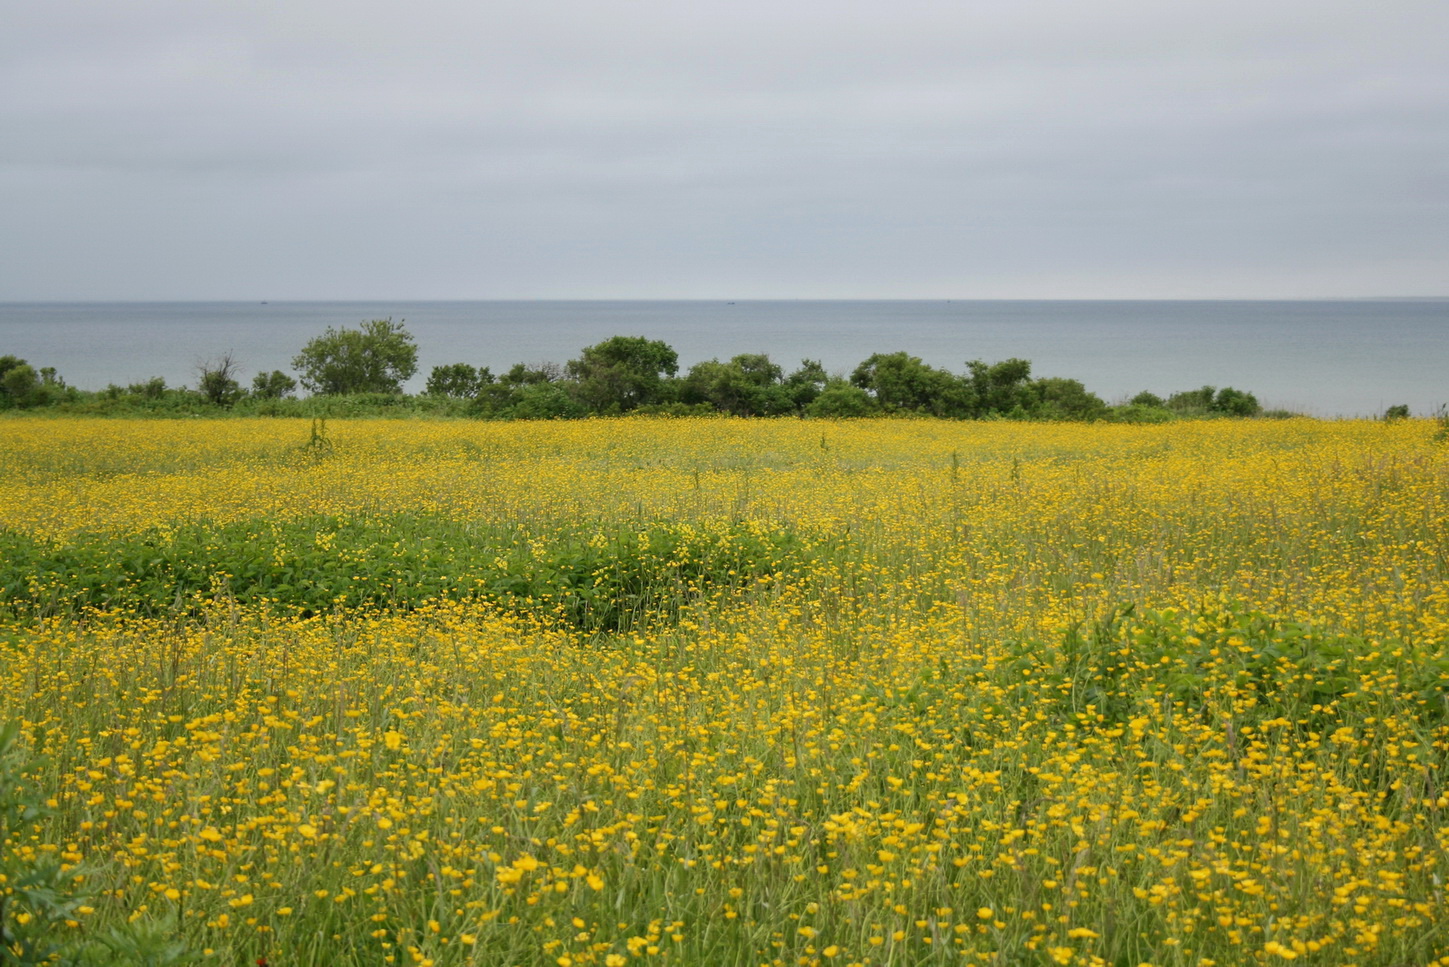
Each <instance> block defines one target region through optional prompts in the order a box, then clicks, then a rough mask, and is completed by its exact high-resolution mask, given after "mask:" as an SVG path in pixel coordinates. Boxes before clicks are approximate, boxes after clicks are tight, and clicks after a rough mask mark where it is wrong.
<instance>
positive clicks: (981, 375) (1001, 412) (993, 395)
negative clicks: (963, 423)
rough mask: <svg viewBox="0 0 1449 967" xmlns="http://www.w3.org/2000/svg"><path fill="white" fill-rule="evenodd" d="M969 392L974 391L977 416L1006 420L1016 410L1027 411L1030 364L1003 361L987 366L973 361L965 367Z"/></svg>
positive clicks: (1030, 402)
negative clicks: (969, 385)
mask: <svg viewBox="0 0 1449 967" xmlns="http://www.w3.org/2000/svg"><path fill="white" fill-rule="evenodd" d="M966 368H967V370H968V371H969V373H970V375H969V377H968V378H969V379H970V382H971V388H972V389H973V390H974V391H975V394H976V400H975V406H976V415H977V416H1006V415H1007V414H1008V413H1014V412H1016V411H1017V410H1018V409H1021V410H1027V409H1030V408H1031V405H1032V403H1033V402H1035V401H1034V399H1033V398H1032V392H1031V386H1030V380H1031V363H1030V362H1029V361H1027V360H1025V359H1017V358H1015V357H1012V358H1011V359H1006V360H1003V361H1001V362H999V363H991V364H989V365H988V364H987V363H984V362H982V361H981V360H979V359H973V360H971V362H969V363H967V364H966Z"/></svg>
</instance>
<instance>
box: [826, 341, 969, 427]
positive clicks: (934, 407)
mask: <svg viewBox="0 0 1449 967" xmlns="http://www.w3.org/2000/svg"><path fill="white" fill-rule="evenodd" d="M850 381H851V383H853V384H855V385H856V386H858V387H860V388H861V389H863V390H866V391H867V392H869V393H870V394H871V395H872V396H874V397H875V401H876V403H877V404H879V406H880V407H881V409H883V410H885V411H886V412H892V411H906V412H915V413H932V414H935V415H936V416H955V417H965V416H970V415H971V410H972V398H971V392H970V386H969V385H968V384H967V383H966V382H964V381H963V380H961V379H960V378H959V377H957V376H955V375H953V374H952V373H950V372H947V371H946V370H944V369H937V368H936V367H934V366H928V365H926V364H925V363H924V362H922V361H921V359H920V358H919V357H917V356H911V355H909V354H907V353H903V352H898V353H874V354H873V355H871V356H870V358H868V359H866V360H865V361H864V362H863V363H861V364H860V365H859V366H857V367H855V372H853V373H851V374H850Z"/></svg>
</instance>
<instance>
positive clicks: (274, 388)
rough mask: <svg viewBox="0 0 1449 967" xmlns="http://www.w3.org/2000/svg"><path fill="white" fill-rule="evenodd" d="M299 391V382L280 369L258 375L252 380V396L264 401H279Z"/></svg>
mask: <svg viewBox="0 0 1449 967" xmlns="http://www.w3.org/2000/svg"><path fill="white" fill-rule="evenodd" d="M296 391H297V381H296V380H295V379H293V378H292V377H290V376H288V375H287V374H286V373H284V372H282V371H281V370H280V369H274V370H272V371H271V372H270V373H257V375H256V378H255V379H253V380H252V395H253V396H255V397H258V398H259V399H264V400H279V399H282V398H283V397H287V396H291V395H292V394H293V393H295V392H296Z"/></svg>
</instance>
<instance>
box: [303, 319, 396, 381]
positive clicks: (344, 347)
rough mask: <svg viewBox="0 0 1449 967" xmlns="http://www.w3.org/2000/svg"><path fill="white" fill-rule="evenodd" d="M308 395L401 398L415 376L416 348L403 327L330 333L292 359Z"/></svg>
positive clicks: (381, 322)
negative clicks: (365, 394)
mask: <svg viewBox="0 0 1449 967" xmlns="http://www.w3.org/2000/svg"><path fill="white" fill-rule="evenodd" d="M292 366H293V367H295V368H296V370H297V372H298V373H299V374H300V375H301V377H302V385H303V386H304V387H306V388H307V390H308V391H309V392H312V393H317V394H319V395H324V396H337V395H342V394H347V393H401V392H402V384H403V383H405V382H407V381H408V380H409V379H411V378H412V376H413V374H414V373H416V372H417V371H418V348H417V345H416V344H415V343H414V342H413V337H412V334H411V333H409V332H408V331H407V330H406V329H405V328H403V324H402V323H395V322H393V321H392V320H391V319H374V320H372V321H371V322H366V323H363V324H362V326H361V327H360V328H358V329H333V328H332V327H331V326H329V327H328V328H327V331H326V332H325V333H323V334H322V335H320V336H318V337H317V338H316V339H313V340H312V341H311V342H309V343H307V345H306V346H303V347H302V351H301V352H300V353H298V354H297V357H296V358H295V359H293V360H292Z"/></svg>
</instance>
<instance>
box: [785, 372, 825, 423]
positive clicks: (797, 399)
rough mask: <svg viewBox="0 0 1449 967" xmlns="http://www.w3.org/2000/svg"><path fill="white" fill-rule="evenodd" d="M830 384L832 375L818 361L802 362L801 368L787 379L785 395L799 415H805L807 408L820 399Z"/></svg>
mask: <svg viewBox="0 0 1449 967" xmlns="http://www.w3.org/2000/svg"><path fill="white" fill-rule="evenodd" d="M829 383H830V375H829V374H828V373H826V372H825V367H824V366H822V365H820V361H819V360H816V359H802V360H800V368H799V369H797V370H795V372H793V373H791V374H790V375H789V376H786V377H785V395H786V396H788V397H789V398H790V403H791V404H792V405H793V406H794V407H795V411H796V412H797V413H804V412H805V409H806V407H808V406H809V405H810V404H811V403H814V402H815V401H816V400H817V399H819V397H820V394H821V393H822V392H823V391H824V390H825V387H826V386H827V385H829Z"/></svg>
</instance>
